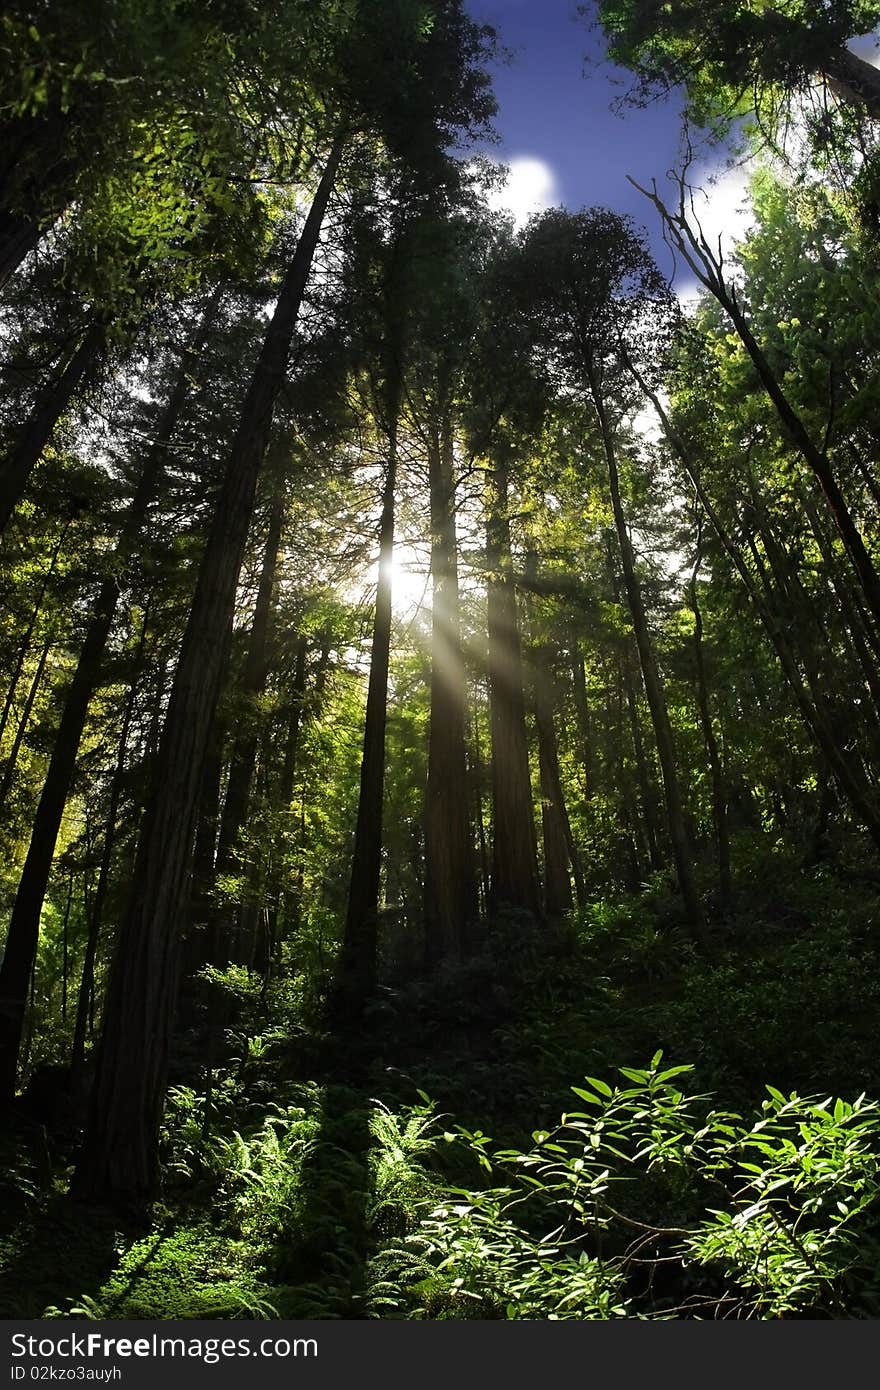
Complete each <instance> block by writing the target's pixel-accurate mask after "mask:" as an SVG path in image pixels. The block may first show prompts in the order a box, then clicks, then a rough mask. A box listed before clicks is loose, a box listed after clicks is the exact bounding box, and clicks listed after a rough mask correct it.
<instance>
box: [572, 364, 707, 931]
mask: <svg viewBox="0 0 880 1390" xmlns="http://www.w3.org/2000/svg"><path fill="white" fill-rule="evenodd" d="M589 379H590V389H591V392H592V396H593V404H594V406H595V408H596V415H597V416H598V420H599V427H600V429H601V432H602V442H603V445H604V449H605V460H606V463H607V465H608V480H609V484H610V491H611V506H612V510H613V512H614V524H615V528H616V530H617V540H618V544H619V546H620V557H621V564H622V567H623V583H624V589H625V592H626V597H627V604H628V607H629V611H630V616H631V618H632V624H633V631H634V633H635V639H636V645H637V647H638V649H639V661H640V663H641V667H642V678H643V680H644V682H645V694H646V695H647V698H648V708H649V709H650V711H651V722H652V723H653V725H654V737H655V739H656V742H657V755H658V757H659V759H660V771H661V774H662V777H663V791H664V794H665V798H666V816H667V821H668V824H669V838H670V841H671V842H672V854H673V858H674V860H675V868H676V874H677V876H678V886H679V890H680V892H681V896H682V898H683V899H684V906H685V912H686V913H687V917H688V921H689V922H690V925H691V929H692V931H693V933H694V936H695V937H696V938H697V940H698V941H699V942H701V943H704V942H705V940H706V919H705V917H704V915H703V906H702V903H701V902H700V898H699V894H698V893H697V888H696V884H695V882H694V876H693V867H692V864H691V852H690V845H689V844H688V836H687V828H686V826H685V819H684V807H683V805H682V800H681V791H680V788H679V783H678V773H677V770H676V755H675V744H674V742H673V738H672V726H671V725H670V723H669V714H668V712H667V709H666V698H665V695H664V693H663V685H662V682H661V680H660V672H659V669H658V666H657V658H656V656H655V654H654V646H653V643H652V641H651V635H650V632H649V629H648V620H647V617H646V615H645V605H644V602H643V600H642V591H641V586H640V584H639V581H638V577H637V575H636V568H635V557H634V555H633V549H632V543H631V541H630V538H629V531H628V529H627V524H626V517H625V515H624V511H623V501H622V499H621V494H620V479H619V475H618V471H617V453H616V449H615V445H614V436H613V434H612V431H611V428H610V425H609V421H608V416H607V413H606V410H605V402H604V400H603V397H602V391H601V387H600V383H599V381H598V378H597V376H596V373H595V371H594V370H593V368H592V367H590V368H589Z"/></svg>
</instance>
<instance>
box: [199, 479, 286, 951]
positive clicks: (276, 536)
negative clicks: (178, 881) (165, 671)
mask: <svg viewBox="0 0 880 1390" xmlns="http://www.w3.org/2000/svg"><path fill="white" fill-rule="evenodd" d="M284 505H285V504H284V487H283V484H282V483H280V482H279V483H277V484H276V493H275V497H274V498H273V501H272V509H271V513H270V516H269V528H268V534H267V537H266V547H265V550H264V552H263V563H262V567H261V570H260V580H259V584H258V586H257V598H256V603H255V605H254V615H253V619H252V622H251V630H250V635H249V638H248V648H247V655H246V657H245V663H244V670H243V672H242V675H241V681H240V683H239V691H238V693H239V695H240V696H241V697H242V698H243V701H244V702H245V705H246V708H245V710H244V713H243V720H242V725H241V727H240V729H239V730H238V732H237V733H236V736H235V738H234V739H233V745H232V757H231V760H230V768H229V780H228V782H227V784H226V800H225V802H224V803H223V814H222V816H221V818H220V838H219V841H218V846H217V862H216V874H217V876H220V875H224V874H232V873H233V872H234V870H235V866H236V865H235V858H236V856H235V851H236V844H237V841H238V837H239V835H240V833H241V829H242V826H243V825H244V823H245V819H246V816H247V810H248V803H249V800H250V794H251V784H252V782H253V776H254V767H255V766H256V761H257V748H258V745H259V736H258V731H257V727H256V723H255V720H256V708H255V705H256V701H257V700H258V699H259V697H260V695H262V693H263V691H264V690H265V688H266V677H267V675H268V657H267V647H268V641H269V627H270V621H271V615H272V595H273V593H274V591H275V581H276V571H277V568H278V553H279V549H280V546H281V528H282V525H283V523H284ZM214 925H215V931H214V938H215V939H214V949H213V950H212V959H213V961H214V964H215V965H218V966H222V965H226V964H228V962H229V960H230V959H236V960H237V959H238V957H239V953H238V952H237V951H236V947H235V942H234V941H233V939H232V938H233V934H234V928H233V924H232V922H231V920H230V916H229V912H228V911H227V910H224V909H220V910H219V911H218V913H217V916H216V919H215V924H214Z"/></svg>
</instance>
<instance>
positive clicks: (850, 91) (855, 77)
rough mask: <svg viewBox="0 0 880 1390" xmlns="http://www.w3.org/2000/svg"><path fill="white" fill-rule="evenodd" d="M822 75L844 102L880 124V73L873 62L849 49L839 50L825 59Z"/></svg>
mask: <svg viewBox="0 0 880 1390" xmlns="http://www.w3.org/2000/svg"><path fill="white" fill-rule="evenodd" d="M821 73H822V75H823V76H824V77H827V78H828V79H829V84H830V86H831V88H832V90H833V91H834V92H835V94H836V95H837V96H838V97H840V99H841V100H842V101H845V102H847V103H848V104H849V105H850V106H859V107H861V108H862V109H863V110H864V111H866V112H867V114H868V115H869V116H870V117H871V119H872V120H874V121H880V72H878V71H877V69H876V68H875V67H874V65H873V64H872V63H867V62H865V59H864V58H860V57H859V55H858V54H857V53H852V52H851V51H850V49H848V48H837V49H835V50H834V51H833V52H831V53H829V54H828V55H827V57H826V58H825V60H824V62H823V64H822V67H821Z"/></svg>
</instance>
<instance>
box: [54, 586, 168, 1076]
mask: <svg viewBox="0 0 880 1390" xmlns="http://www.w3.org/2000/svg"><path fill="white" fill-rule="evenodd" d="M148 622H149V607H147V608H146V609H145V610H144V614H143V619H142V622H141V630H140V636H139V637H138V644H137V648H136V650H135V653H134V658H133V666H132V673H131V685H130V687H129V692H128V697H127V699H126V701H125V709H124V711H123V715H122V728H121V729H120V731H119V742H118V744H117V748H116V765H115V767H114V769H113V780H112V782H111V784H110V804H109V805H108V807H107V821H106V824H105V827H104V845H103V849H102V851H101V864H100V868H99V870H98V883H97V886H96V888H95V896H94V897H93V899H92V903H91V909H90V911H89V926H88V935H87V937H86V949H85V953H84V955H83V964H82V975H81V976H80V985H79V994H78V996H77V1003H76V1021H75V1023H74V1028H73V1043H72V1045H71V1049H70V1078H71V1090H72V1091H73V1092H74V1093H76V1092H77V1090H78V1089H79V1086H80V1083H81V1079H82V1074H83V1068H84V1066H85V1046H86V1029H87V1026H88V1021H89V1013H90V1009H91V1007H92V1000H93V999H94V993H95V961H96V960H97V956H98V942H99V941H100V939H101V926H102V922H103V916H104V903H105V902H106V900H107V889H108V888H109V886H110V868H111V865H112V863H113V849H114V846H115V844H116V822H117V819H118V816H119V803H120V801H121V799H122V788H123V785H124V782H125V760H126V753H127V751H128V740H129V735H130V733H131V725H132V720H133V719H134V711H135V704H136V697H137V690H138V684H139V676H140V673H141V671H142V670H143V664H144V651H145V647H146V641H147V625H148Z"/></svg>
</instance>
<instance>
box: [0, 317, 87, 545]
mask: <svg viewBox="0 0 880 1390" xmlns="http://www.w3.org/2000/svg"><path fill="white" fill-rule="evenodd" d="M105 341H106V329H105V328H104V325H103V324H102V323H99V322H98V323H93V324H91V326H90V327H89V328H88V329H87V330H86V332H85V333H84V334H83V337H82V338H81V339H80V342H79V344H78V346H77V347H76V349H75V350H74V352H73V353H72V355H71V357H70V358H69V359H68V362H67V365H66V366H65V368H64V370H63V371H62V373H61V375H60V376H59V377H58V379H57V381H54V382H52V383H51V385H49V386H47V387H46V388H45V390H44V391H43V392H42V394H41V395H40V397H39V399H38V400H37V402H36V404H35V406H34V408H33V410H32V411H31V414H30V417H29V419H28V420H27V422H26V424H25V426H24V428H23V429H22V431H21V434H20V435H19V437H18V439H17V440H16V441H15V443H14V444H13V445H12V447H11V449H9V451H8V452H7V454H6V455H5V457H4V458H2V459H0V535H2V533H3V532H4V531H5V530H6V527H7V526H8V524H9V520H10V518H11V516H12V513H13V512H14V511H15V508H16V506H17V505H18V503H19V501H20V499H21V495H22V493H23V492H24V490H25V488H26V487H27V483H28V479H29V478H30V475H31V473H32V471H33V469H34V468H35V467H36V465H37V464H38V463H39V461H40V459H41V457H42V454H43V450H44V449H45V447H46V445H47V444H48V443H49V440H50V439H51V437H52V433H53V431H54V429H55V426H56V425H57V424H58V421H59V420H60V419H61V416H62V415H63V414H64V412H65V411H66V409H67V407H68V406H69V405H70V402H71V401H72V399H73V397H74V395H75V393H76V391H77V390H78V389H79V387H80V386H82V385H83V383H84V382H85V381H87V380H88V378H89V377H90V376H91V375H92V374H93V372H94V371H95V369H96V367H97V366H98V363H99V362H100V359H101V355H102V353H103V350H104V344H105Z"/></svg>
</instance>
